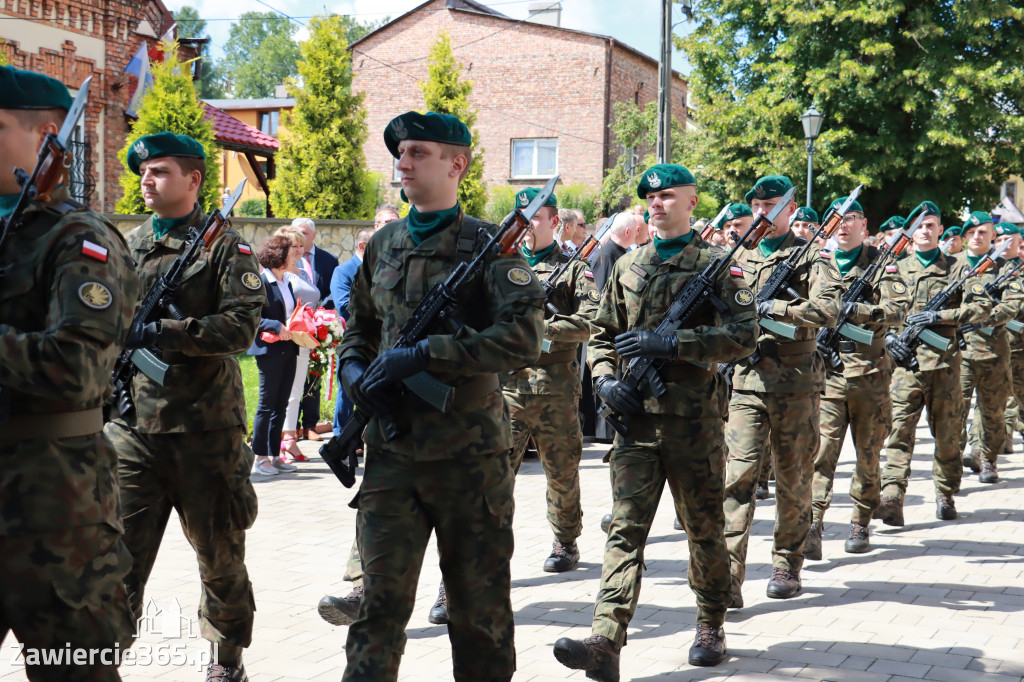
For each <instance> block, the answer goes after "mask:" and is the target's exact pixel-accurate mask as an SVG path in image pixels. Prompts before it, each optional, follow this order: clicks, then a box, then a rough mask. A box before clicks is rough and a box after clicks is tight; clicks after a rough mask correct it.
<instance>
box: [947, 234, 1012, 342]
mask: <svg viewBox="0 0 1024 682" xmlns="http://www.w3.org/2000/svg"><path fill="white" fill-rule="evenodd" d="M955 259H956V266H955V268H956V270H955V272H956V276H957V277H963V276H964V275H965V274H966V273H967V271H968V270H970V269H971V264H970V263H969V262H968V260H967V251H961V252H960V253H958V254H957V255H956V256H955ZM1005 262H1006V261H1004V260H1002V259H1000V260H999V262H998V265H999V266H1000V268H1001V267H1002V265H1003V264H1004V263H1005ZM998 276H999V269H997V268H992V269H991V270H989V271H988V272H986V273H985V274H984V275H981V276H980V277H974V278H971V279H970V280H968V281H967V284H965V285H964V300H965V301H966V302H968V303H973V302H974V301H978V300H980V301H982V302H983V303H987V304H988V305H990V306H991V311H990V312H989V316H988V318H987V319H985V320H984V321H983V322H981V323H979V324H981V325H982V327H981V328H980V329H977V330H975V331H972V332H967V333H966V334H964V340H966V341H967V349H966V350H964V352H963V356H964V359H966V360H995V359H996V358H1008V357H1009V356H1010V339H1009V337H1008V336H1007V331H1006V323H1007V322H1009V321H1010V320H1012V319H1013V318H1014V317H1015V316H1016V315H1017V313H1019V312H1020V307H1021V301H1022V299H1024V296H1022V295H1021V292H1020V291H1019V290H1018V291H1014V290H1013V289H1010V288H1009V287H1007V288H1006V290H1004V291H1003V296H1002V300H1000V301H999V302H998V303H996V302H995V301H992V300H991V297H990V296H989V295H988V294H987V293H985V285H986V284H988V283H990V282H993V281H994V280H995V279H996V277H998ZM1018 289H1019V288H1018Z"/></svg>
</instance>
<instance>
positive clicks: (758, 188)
mask: <svg viewBox="0 0 1024 682" xmlns="http://www.w3.org/2000/svg"><path fill="white" fill-rule="evenodd" d="M765 194H766V192H765V189H764V185H761V184H758V185H754V196H756V197H757V198H758V199H764V195H765Z"/></svg>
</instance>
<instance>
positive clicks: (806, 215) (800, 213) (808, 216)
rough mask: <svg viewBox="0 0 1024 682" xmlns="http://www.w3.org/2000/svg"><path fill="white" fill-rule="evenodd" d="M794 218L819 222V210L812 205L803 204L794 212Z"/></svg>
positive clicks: (808, 221)
mask: <svg viewBox="0 0 1024 682" xmlns="http://www.w3.org/2000/svg"><path fill="white" fill-rule="evenodd" d="M793 220H802V221H804V222H807V223H816V222H818V212H817V211H815V210H814V209H813V208H811V207H810V206H801V207H800V208H798V209H797V210H796V213H794V214H793Z"/></svg>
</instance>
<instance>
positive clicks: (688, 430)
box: [588, 233, 757, 645]
mask: <svg viewBox="0 0 1024 682" xmlns="http://www.w3.org/2000/svg"><path fill="white" fill-rule="evenodd" d="M722 255H724V252H723V251H722V250H721V249H719V248H718V247H715V246H712V245H711V244H710V243H709V242H706V241H704V240H703V239H701V238H700V235H699V234H696V233H694V235H693V237H692V238H691V241H690V243H689V244H688V245H687V246H686V247H685V248H684V249H683V250H682V251H681V252H680V253H678V254H676V255H675V256H673V257H672V258H670V259H669V260H668V261H662V259H661V257H660V256H659V255H658V252H657V250H656V248H655V246H654V245H653V244H648V245H647V246H644V247H641V248H639V249H636V250H634V251H630V252H629V253H627V254H626V255H624V256H622V257H621V258H620V259H619V260H618V261H617V262H616V263H615V265H614V267H613V269H612V275H611V277H610V278H609V280H608V283H607V285H606V287H605V291H604V294H603V296H602V298H601V303H600V306H599V308H598V311H597V315H596V317H595V318H594V321H593V325H594V328H595V334H594V338H593V339H592V340H591V341H590V343H589V344H588V356H589V360H590V364H591V367H592V368H593V373H594V377H595V379H596V378H597V377H599V376H602V375H612V376H614V375H615V371H616V369H617V368H618V369H621V370H623V371H624V370H625V364H624V363H623V364H622V366H621V367H619V364H618V356H617V355H616V353H615V344H614V341H615V337H616V335H618V334H621V333H624V332H626V331H629V330H654V329H656V328H657V326H658V324H660V322H661V320H662V317H663V316H664V314H665V312H666V311H667V310H668V307H669V305H671V303H672V300H673V298H674V297H675V295H676V294H677V293H678V292H679V291H680V290H681V289H682V287H683V286H685V284H686V282H687V281H688V280H689V279H690V277H692V276H693V275H694V274H696V273H699V272H701V271H703V270H704V269H705V268H706V267H707V266H708V265H709V264H710V262H711V260H712V259H713V258H715V257H719V256H722ZM714 293H715V295H716V296H718V298H719V299H721V300H722V301H723V302H724V303H725V304H726V306H728V310H727V311H726V312H724V313H721V314H720V313H718V312H717V311H715V309H714V308H713V307H712V306H711V304H710V303H706V304H705V305H704V306H702V309H701V310H700V311H699V312H698V313H697V315H696V317H695V318H694V319H691V320H690V321H689V322H688V323H687V325H686V327H687V328H686V329H682V330H680V331H679V332H677V334H676V335H677V336H678V338H679V347H678V351H679V359H678V360H675V361H671V362H666V363H665V366H664V369H663V370H662V378H663V379H664V381H665V386H666V387H667V389H668V392H667V393H666V394H665V395H663V396H662V397H661V398H653V397H650V396H649V395H647V396H645V400H644V412H643V413H642V414H638V415H633V416H631V417H630V424H629V434H628V435H626V436H622V435H616V437H615V445H614V447H613V449H612V452H611V459H610V461H611V483H612V496H613V499H614V502H613V505H612V523H611V528H610V529H609V531H608V541H607V544H606V545H605V555H604V567H603V569H602V572H601V590H600V592H599V593H598V595H597V604H596V606H595V608H594V622H593V633H594V634H595V635H601V636H604V637H607V638H608V639H610V640H612V641H613V642H615V643H616V644H618V645H622V644H623V643H625V641H626V629H627V627H628V625H629V621H630V619H631V618H632V617H633V613H634V611H635V610H636V605H637V600H638V599H639V593H640V577H641V569H642V568H643V566H644V560H643V555H644V546H645V545H646V544H647V535H648V533H649V532H650V529H651V522H652V521H653V519H654V514H655V512H656V511H657V508H658V501H659V500H660V499H661V494H662V491H663V489H664V486H665V483H666V482H667V483H668V485H669V490H670V491H671V492H672V498H673V500H674V501H675V510H676V516H677V518H679V519H681V520H682V521H683V525H684V527H685V528H686V534H687V535H686V539H687V543H688V545H689V549H690V566H689V573H688V578H689V583H690V588H691V589H692V590H693V591H694V594H695V595H696V597H697V605H698V606H697V622H698V623H701V624H705V625H709V626H712V627H719V626H721V625H722V623H723V622H724V621H725V611H726V607H727V603H728V598H729V576H728V573H727V571H726V566H727V564H728V561H729V556H728V553H727V551H726V547H725V538H724V536H723V534H722V529H723V527H724V525H725V518H724V515H723V513H722V499H723V485H724V477H723V469H724V466H725V452H724V450H723V448H722V431H723V419H724V418H725V410H726V406H727V405H728V387H727V386H726V384H725V381H724V379H722V377H721V376H720V375H719V374H718V372H717V371H715V370H716V366H715V365H714V364H712V365H711V367H710V369H708V370H705V369H703V368H701V367H698V366H696V365H694V364H692V362H690V361H693V362H702V363H716V362H732V361H735V360H738V359H739V358H742V357H745V356H747V355H749V354H750V353H751V351H752V350H753V347H754V338H755V337H756V335H757V322H756V311H755V309H754V306H753V299H754V297H753V294H751V293H750V290H749V289H747V288H746V282H745V281H744V280H743V277H742V276H738V275H733V274H730V270H729V267H728V265H726V267H725V268H723V269H722V270H721V271H720V274H719V276H718V278H717V280H716V281H715V292H714Z"/></svg>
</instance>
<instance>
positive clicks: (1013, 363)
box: [996, 223, 1024, 452]
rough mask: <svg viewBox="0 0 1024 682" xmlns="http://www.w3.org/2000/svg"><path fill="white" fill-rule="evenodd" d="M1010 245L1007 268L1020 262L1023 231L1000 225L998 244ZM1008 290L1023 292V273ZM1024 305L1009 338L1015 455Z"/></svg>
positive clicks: (1023, 373)
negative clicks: (1005, 243)
mask: <svg viewBox="0 0 1024 682" xmlns="http://www.w3.org/2000/svg"><path fill="white" fill-rule="evenodd" d="M1003 242H1009V244H1008V245H1007V247H1006V251H1004V252H1003V258H1005V259H1006V267H1011V266H1014V265H1015V264H1016V263H1018V262H1020V245H1021V229H1020V228H1019V227H1017V226H1016V225H1014V224H1012V223H996V245H997V246H1001V245H1002V244H1003ZM1007 289H1008V290H1009V291H1012V292H1014V293H1020V292H1021V291H1022V287H1021V271H1020V270H1018V271H1017V274H1016V275H1015V276H1014V277H1013V279H1011V280H1010V283H1009V284H1008V285H1007ZM1022 322H1024V306H1021V309H1020V310H1018V312H1017V315H1016V317H1015V318H1014V319H1013V320H1010V321H1009V322H1007V323H1006V337H1007V340H1008V342H1009V344H1010V376H1011V381H1010V397H1009V398H1008V399H1007V401H1006V445H1005V447H1004V450H1005V451H1006V452H1013V432H1014V431H1017V430H1018V428H1017V423H1018V412H1019V410H1020V405H1022V404H1024V324H1021V323H1022Z"/></svg>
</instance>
